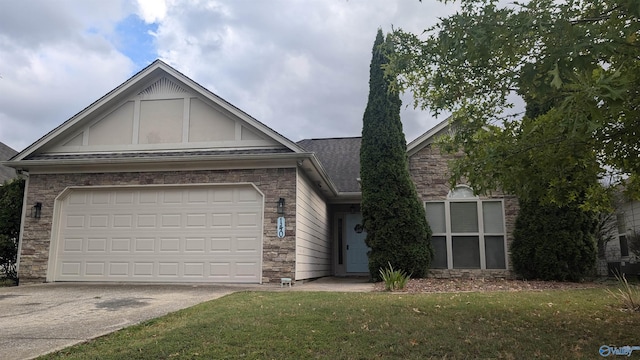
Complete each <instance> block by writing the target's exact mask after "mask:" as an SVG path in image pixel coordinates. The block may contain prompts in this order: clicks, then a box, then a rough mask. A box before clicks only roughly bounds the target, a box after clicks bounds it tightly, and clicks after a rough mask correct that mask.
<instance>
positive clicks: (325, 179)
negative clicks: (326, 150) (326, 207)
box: [307, 153, 338, 197]
mask: <svg viewBox="0 0 640 360" xmlns="http://www.w3.org/2000/svg"><path fill="white" fill-rule="evenodd" d="M307 154H309V157H308V159H309V160H310V161H311V164H312V165H313V167H314V169H315V171H316V172H317V174H318V175H319V176H320V178H321V179H322V182H324V183H325V184H326V185H327V186H328V187H329V190H331V193H332V195H333V196H334V197H335V196H337V195H338V188H337V187H336V186H335V184H334V183H333V181H331V179H330V178H329V175H327V172H326V171H325V169H324V167H323V166H322V164H321V163H320V161H319V160H318V157H317V156H316V153H307Z"/></svg>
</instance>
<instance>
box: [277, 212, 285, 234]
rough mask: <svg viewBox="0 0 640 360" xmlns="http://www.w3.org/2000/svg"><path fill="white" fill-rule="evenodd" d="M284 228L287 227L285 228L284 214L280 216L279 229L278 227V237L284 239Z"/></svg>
mask: <svg viewBox="0 0 640 360" xmlns="http://www.w3.org/2000/svg"><path fill="white" fill-rule="evenodd" d="M284 229H285V228H284V217H283V216H280V217H279V218H278V229H277V231H278V237H279V238H280V239H282V238H283V237H284Z"/></svg>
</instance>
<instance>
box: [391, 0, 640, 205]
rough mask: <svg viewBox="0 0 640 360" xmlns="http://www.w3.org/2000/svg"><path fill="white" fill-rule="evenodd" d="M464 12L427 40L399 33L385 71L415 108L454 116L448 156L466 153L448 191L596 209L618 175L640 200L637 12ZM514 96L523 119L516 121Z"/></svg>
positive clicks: (521, 7)
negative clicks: (468, 188) (521, 103)
mask: <svg viewBox="0 0 640 360" xmlns="http://www.w3.org/2000/svg"><path fill="white" fill-rule="evenodd" d="M442 1H445V2H455V1H447V0H442ZM459 3H460V5H461V10H460V11H459V12H458V13H457V14H455V15H452V16H450V17H447V18H444V19H441V21H440V22H439V23H438V24H437V25H436V26H434V27H432V28H430V29H428V30H427V31H426V32H425V34H426V37H424V38H422V37H421V36H420V35H415V34H411V33H407V32H404V31H402V30H397V31H395V32H394V36H395V38H396V41H395V42H394V43H395V44H396V49H395V52H394V53H393V54H392V55H391V57H392V59H391V61H390V63H389V65H388V66H387V71H388V72H390V73H392V74H401V76H400V78H399V79H400V81H399V85H398V86H399V88H400V89H411V90H412V91H413V94H414V98H415V99H416V104H415V105H416V106H421V107H423V108H429V109H430V110H431V111H432V112H433V113H435V114H438V113H440V112H442V111H446V112H451V113H452V123H453V124H454V125H455V129H456V131H455V132H454V135H452V136H450V138H448V139H447V140H445V141H444V145H445V146H444V148H445V149H446V150H448V151H462V152H464V153H466V154H467V156H466V157H461V158H459V159H457V160H456V161H455V162H454V163H453V166H452V183H454V184H455V182H456V181H457V180H458V179H460V178H461V177H465V178H466V179H467V181H468V182H469V183H470V185H472V186H473V188H474V190H476V191H477V192H480V193H485V192H490V191H491V190H494V189H497V188H499V189H502V190H504V191H506V192H508V193H512V194H514V195H517V196H518V197H519V198H520V199H521V200H523V201H540V202H542V203H543V204H556V205H558V206H564V205H570V204H572V203H577V204H579V205H580V206H581V207H582V208H583V209H599V208H607V207H609V206H610V196H611V193H610V191H609V190H608V189H613V188H614V187H613V186H609V187H604V186H601V182H602V179H603V178H605V177H609V176H611V175H613V177H614V179H615V181H613V184H612V185H616V184H618V183H620V184H623V185H624V188H625V189H626V191H627V195H629V196H630V197H632V198H634V199H638V198H640V146H639V145H638V144H640V131H638V129H639V128H640V21H639V20H640V19H639V17H640V2H638V1H637V0H609V1H602V0H529V1H524V2H513V3H509V4H507V5H504V6H501V5H499V3H498V1H497V0H460V1H459ZM515 94H518V95H520V96H521V97H522V98H523V99H524V100H525V102H526V103H527V111H526V113H525V114H509V111H510V110H509V109H510V108H511V107H512V106H513V101H512V99H513V98H515V96H514V95H515ZM523 115H524V116H523Z"/></svg>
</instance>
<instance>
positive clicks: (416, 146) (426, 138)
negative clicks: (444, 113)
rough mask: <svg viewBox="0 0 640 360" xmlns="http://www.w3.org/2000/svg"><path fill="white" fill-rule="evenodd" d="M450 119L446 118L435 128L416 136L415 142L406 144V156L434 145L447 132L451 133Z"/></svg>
mask: <svg viewBox="0 0 640 360" xmlns="http://www.w3.org/2000/svg"><path fill="white" fill-rule="evenodd" d="M450 121H451V117H448V118H446V119H444V120H443V121H441V122H440V123H439V124H437V125H436V126H434V127H432V128H431V129H429V130H427V131H426V132H425V133H424V134H422V135H420V136H418V137H417V138H416V139H415V140H413V141H412V142H410V143H408V144H407V154H408V155H409V156H412V155H414V154H415V153H417V152H418V151H420V150H422V149H423V148H424V147H425V146H427V145H429V144H432V143H434V142H435V141H437V140H438V138H439V137H440V136H442V135H444V134H446V133H448V132H451V131H452V129H453V128H452V126H451V123H450Z"/></svg>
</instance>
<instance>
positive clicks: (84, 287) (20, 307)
mask: <svg viewBox="0 0 640 360" xmlns="http://www.w3.org/2000/svg"><path fill="white" fill-rule="evenodd" d="M245 289H263V287H262V286H260V285H253V286H240V285H229V286H225V285H182V284H181V285H147V284H143V285H128V284H127V285H125V284H64V283H54V284H41V285H31V286H19V287H8V288H0V330H1V331H2V335H1V336H0V359H3V360H4V359H29V358H33V357H37V356H39V355H42V354H45V353H49V352H52V351H54V350H58V349H62V348H65V347H67V346H70V345H73V344H76V343H79V342H82V341H85V340H88V339H92V338H95V337H97V336H101V335H104V334H107V333H110V332H113V331H115V330H118V329H121V328H124V327H126V326H130V325H133V324H136V323H139V322H142V321H145V320H148V319H152V318H155V317H159V316H162V315H165V314H168V313H170V312H174V311H177V310H180V309H183V308H187V307H190V306H193V305H196V304H198V303H201V302H204V301H207V300H211V299H216V298H219V297H221V296H224V295H227V294H230V293H232V292H235V291H240V290H245Z"/></svg>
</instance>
